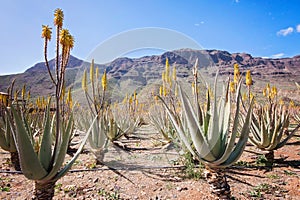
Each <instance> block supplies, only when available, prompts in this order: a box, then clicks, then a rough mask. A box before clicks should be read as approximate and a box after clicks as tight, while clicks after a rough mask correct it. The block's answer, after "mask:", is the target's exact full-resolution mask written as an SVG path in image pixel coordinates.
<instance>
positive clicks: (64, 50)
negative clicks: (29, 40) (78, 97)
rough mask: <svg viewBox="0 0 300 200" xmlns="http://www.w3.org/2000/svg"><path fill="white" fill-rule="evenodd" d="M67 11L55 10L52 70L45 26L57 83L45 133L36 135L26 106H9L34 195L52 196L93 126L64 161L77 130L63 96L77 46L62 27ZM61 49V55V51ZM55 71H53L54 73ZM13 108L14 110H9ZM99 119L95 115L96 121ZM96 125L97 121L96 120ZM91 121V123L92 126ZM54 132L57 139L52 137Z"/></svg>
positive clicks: (44, 125)
mask: <svg viewBox="0 0 300 200" xmlns="http://www.w3.org/2000/svg"><path fill="white" fill-rule="evenodd" d="M63 18H64V14H63V11H62V10H61V9H56V10H55V12H54V25H55V26H56V33H57V37H56V63H55V69H54V70H51V69H50V67H49V63H48V59H47V44H48V41H50V39H51V33H52V31H51V28H50V27H48V26H43V29H42V38H44V39H45V46H44V55H45V61H46V67H47V69H48V73H49V76H50V78H51V81H52V83H53V84H54V86H55V109H54V111H55V114H54V117H53V116H52V115H51V114H50V102H51V99H50V98H49V101H48V105H47V106H46V109H45V110H44V118H43V123H42V124H43V125H42V128H41V134H38V135H36V136H35V134H34V131H35V130H34V129H33V128H32V127H31V126H30V125H31V124H30V122H31V119H29V118H27V116H26V115H25V114H26V113H25V112H23V111H24V110H23V109H26V107H25V108H24V106H22V105H19V104H12V105H11V107H10V108H6V110H7V115H8V119H9V124H10V129H11V131H12V135H13V137H14V140H15V145H16V149H17V151H18V156H19V159H20V165H21V170H22V172H23V174H24V176H25V177H26V178H28V179H30V180H34V182H35V189H34V195H33V198H32V199H52V198H53V196H54V186H55V183H56V181H57V180H58V179H59V178H61V177H62V176H64V175H65V174H66V173H67V172H68V170H69V169H70V168H71V166H72V165H73V163H74V162H75V160H76V159H77V157H78V156H79V154H80V152H81V150H82V149H83V146H84V144H85V142H86V140H87V138H88V135H89V132H90V131H91V129H92V128H90V129H89V130H88V132H87V134H86V136H85V137H84V139H83V141H82V143H81V144H80V146H79V148H78V150H77V152H76V153H75V155H74V156H73V158H72V159H71V160H70V161H69V162H68V163H67V164H65V165H64V159H65V155H66V152H67V148H68V145H69V141H70V136H71V134H72V132H73V123H74V120H73V114H72V113H70V115H69V116H66V115H65V112H63V111H64V102H63V100H62V99H63V98H62V93H63V88H64V84H65V72H66V66H67V63H68V60H69V57H70V51H71V49H72V48H73V46H74V38H73V36H72V35H71V34H70V33H69V31H68V30H67V29H62V25H63ZM60 53H61V55H60ZM53 71H54V73H55V75H53V74H52V73H53ZM9 109H10V110H11V113H10V112H8V110H9ZM95 120H96V119H94V121H95ZM92 125H93V123H92ZM92 125H91V126H92ZM52 135H54V136H55V137H54V139H52Z"/></svg>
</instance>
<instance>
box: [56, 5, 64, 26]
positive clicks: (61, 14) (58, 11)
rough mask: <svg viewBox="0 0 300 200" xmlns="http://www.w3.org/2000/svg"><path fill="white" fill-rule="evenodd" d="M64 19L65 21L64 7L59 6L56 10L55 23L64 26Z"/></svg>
mask: <svg viewBox="0 0 300 200" xmlns="http://www.w3.org/2000/svg"><path fill="white" fill-rule="evenodd" d="M63 21H64V12H63V11H62V9H60V8H57V9H56V10H55V11H54V25H55V26H58V27H62V26H63Z"/></svg>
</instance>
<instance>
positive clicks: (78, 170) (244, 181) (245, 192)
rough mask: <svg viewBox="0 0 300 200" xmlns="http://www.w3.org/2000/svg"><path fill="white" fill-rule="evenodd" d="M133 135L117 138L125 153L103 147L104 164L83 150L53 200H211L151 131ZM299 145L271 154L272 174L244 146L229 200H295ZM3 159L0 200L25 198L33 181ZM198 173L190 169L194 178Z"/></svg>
mask: <svg viewBox="0 0 300 200" xmlns="http://www.w3.org/2000/svg"><path fill="white" fill-rule="evenodd" d="M133 136H134V137H131V138H129V139H122V142H123V144H125V146H126V147H127V149H126V150H123V149H121V148H119V147H110V148H109V150H108V152H107V153H106V154H105V158H104V163H105V165H95V159H94V156H93V154H92V153H91V152H90V151H89V148H88V147H87V148H86V149H85V150H84V152H83V153H82V154H81V155H80V156H79V158H78V160H77V161H76V163H75V164H74V165H73V167H72V170H71V171H70V172H69V173H67V175H66V176H64V177H63V178H61V179H60V180H59V181H58V182H57V183H56V191H55V197H54V199H214V196H212V195H211V193H210V190H209V185H208V184H207V183H206V181H205V180H204V179H203V178H201V176H200V177H198V179H197V178H188V177H187V176H188V175H189V174H190V173H188V172H187V171H186V170H185V169H184V167H183V166H182V164H181V162H180V158H179V156H178V153H177V151H176V150H175V149H174V148H173V147H172V146H164V147H163V146H162V145H161V141H160V140H159V138H160V136H159V135H158V134H157V133H155V131H154V130H153V129H152V128H151V127H149V126H142V127H141V128H140V129H139V130H137V131H136V132H135V134H134V135H133ZM299 144H300V134H299V131H298V133H297V134H296V135H295V136H294V137H293V138H292V140H291V141H290V142H289V143H288V144H287V145H285V146H284V147H283V148H282V149H280V150H277V151H276V152H275V159H276V161H275V164H274V167H273V170H269V168H267V167H264V166H260V165H261V163H259V162H258V161H259V158H260V156H259V154H260V153H262V152H259V151H258V150H256V149H255V148H254V147H253V146H251V145H247V147H246V150H245V152H244V153H243V155H242V157H241V159H240V161H239V162H238V163H237V164H235V165H234V166H232V167H230V168H229V169H228V172H227V175H228V181H229V184H230V186H231V190H232V195H233V197H234V199H300V179H299V176H300V168H299V167H300V146H299ZM9 157H10V155H9V153H7V152H4V151H3V150H1V151H0V170H1V173H0V191H1V192H0V198H1V199H22V200H23V199H30V198H31V196H32V192H33V187H34V185H33V181H31V180H28V179H26V178H25V177H24V176H23V175H22V174H19V173H15V172H14V169H13V168H12V167H11V166H10V164H9V162H8V158H9ZM69 158H70V157H67V159H69ZM257 162H258V163H257ZM201 170H202V168H201V167H200V168H196V169H195V174H196V175H197V174H198V175H199V174H201V173H200V172H201Z"/></svg>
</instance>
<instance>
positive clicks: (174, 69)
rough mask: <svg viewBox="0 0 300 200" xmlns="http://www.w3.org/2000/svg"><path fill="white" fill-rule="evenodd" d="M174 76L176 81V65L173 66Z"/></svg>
mask: <svg viewBox="0 0 300 200" xmlns="http://www.w3.org/2000/svg"><path fill="white" fill-rule="evenodd" d="M172 78H173V80H174V81H176V67H175V66H174V68H173V72H172Z"/></svg>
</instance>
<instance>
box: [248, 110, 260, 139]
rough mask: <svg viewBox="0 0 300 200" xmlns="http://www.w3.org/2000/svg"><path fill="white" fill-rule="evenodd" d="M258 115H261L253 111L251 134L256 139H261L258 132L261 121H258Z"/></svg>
mask: <svg viewBox="0 0 300 200" xmlns="http://www.w3.org/2000/svg"><path fill="white" fill-rule="evenodd" d="M260 117H261V115H256V114H255V113H254V112H253V115H252V123H251V132H250V133H251V135H252V136H253V137H254V138H255V139H256V140H257V141H261V134H260V127H261V122H260Z"/></svg>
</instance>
